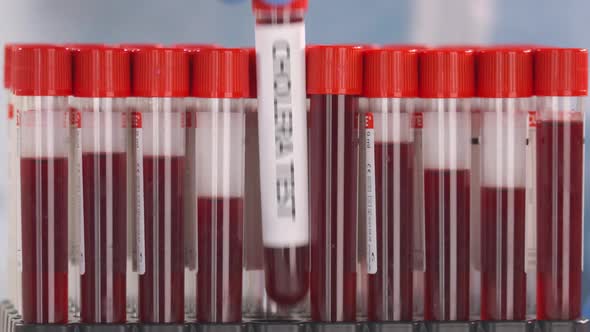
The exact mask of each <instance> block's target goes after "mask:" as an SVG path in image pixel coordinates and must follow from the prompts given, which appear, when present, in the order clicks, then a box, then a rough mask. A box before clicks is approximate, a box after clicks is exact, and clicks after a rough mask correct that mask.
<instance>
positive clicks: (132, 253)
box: [112, 43, 162, 319]
mask: <svg viewBox="0 0 590 332" xmlns="http://www.w3.org/2000/svg"><path fill="white" fill-rule="evenodd" d="M112 46H113V47H119V48H122V49H124V50H125V51H127V52H131V53H134V52H137V51H139V50H141V49H143V48H154V47H162V45H160V44H148V43H145V44H138V43H135V44H115V45H112ZM131 60H132V59H131ZM131 72H132V73H133V61H131ZM132 85H133V83H132ZM129 105H130V104H129V101H128V104H127V106H129ZM128 113H129V112H128ZM127 120H128V121H127V122H128V126H127V131H128V133H127V147H128V149H130V148H132V145H133V139H134V138H135V135H132V134H133V132H139V131H142V129H141V128H131V122H132V121H131V120H132V119H131V117H130V115H129V114H128V119H127ZM134 161H135V159H133V155H131V154H129V153H128V154H127V189H128V190H127V205H128V209H127V221H128V222H127V273H126V274H127V282H126V288H127V289H126V290H127V314H128V315H129V317H130V318H131V319H137V315H138V303H137V302H138V297H139V294H138V292H139V279H138V278H137V260H136V259H135V258H136V257H137V241H136V238H137V231H136V229H135V226H136V223H135V222H132V221H133V220H135V219H134V218H135V217H134V214H135V211H136V207H135V200H134V195H135V193H134V190H132V188H135V187H134V185H135V184H136V183H137V182H136V181H135V178H134V176H132V174H135V170H134V169H135V167H136V166H137V165H135V163H134Z"/></svg>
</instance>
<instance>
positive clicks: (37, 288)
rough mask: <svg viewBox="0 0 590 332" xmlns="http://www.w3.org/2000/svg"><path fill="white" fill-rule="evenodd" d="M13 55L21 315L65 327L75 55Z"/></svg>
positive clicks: (40, 50)
mask: <svg viewBox="0 0 590 332" xmlns="http://www.w3.org/2000/svg"><path fill="white" fill-rule="evenodd" d="M12 55H13V58H12V60H13V62H12V78H13V80H12V84H13V91H14V95H15V106H16V109H17V110H18V112H17V125H19V126H20V130H21V132H22V135H21V141H20V147H19V148H20V169H21V179H20V180H21V182H20V189H21V214H22V222H21V227H22V250H23V251H22V300H23V303H22V304H23V310H22V316H23V321H24V322H25V323H39V324H46V323H65V322H66V321H67V320H68V231H67V230H68V215H67V211H68V140H69V130H68V126H67V122H68V121H67V120H68V117H67V115H68V112H67V109H68V108H67V96H68V95H70V94H71V89H72V86H71V56H70V53H69V51H68V50H67V49H65V48H63V47H59V46H53V45H18V46H15V47H14V48H13V54H12Z"/></svg>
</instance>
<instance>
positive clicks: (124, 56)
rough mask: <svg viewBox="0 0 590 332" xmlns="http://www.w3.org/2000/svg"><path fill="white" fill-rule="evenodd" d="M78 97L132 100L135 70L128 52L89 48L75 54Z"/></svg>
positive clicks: (75, 93)
mask: <svg viewBox="0 0 590 332" xmlns="http://www.w3.org/2000/svg"><path fill="white" fill-rule="evenodd" d="M72 57H73V63H74V96H77V97H128V96H129V95H130V94H131V84H130V81H131V80H130V76H131V68H130V55H129V52H128V51H125V50H124V49H122V48H117V47H99V48H97V47H88V48H80V49H74V50H73V51H72Z"/></svg>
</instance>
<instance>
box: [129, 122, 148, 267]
mask: <svg viewBox="0 0 590 332" xmlns="http://www.w3.org/2000/svg"><path fill="white" fill-rule="evenodd" d="M130 116H131V119H130V122H131V132H132V140H131V144H132V147H131V148H130V149H129V151H132V152H133V158H132V160H133V162H134V163H133V168H134V169H133V171H134V179H135V180H134V181H133V182H134V187H135V188H134V193H135V195H134V196H135V197H134V198H133V201H134V203H135V206H134V220H133V223H134V224H135V246H134V252H135V255H134V259H133V270H134V271H135V272H137V273H139V274H145V216H144V197H143V124H142V122H143V119H142V114H141V112H131V114H130Z"/></svg>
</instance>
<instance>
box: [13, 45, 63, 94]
mask: <svg viewBox="0 0 590 332" xmlns="http://www.w3.org/2000/svg"><path fill="white" fill-rule="evenodd" d="M11 81H12V87H13V91H14V94H15V95H19V96H69V95H70V94H71V93H72V58H71V54H70V51H69V50H68V49H66V48H65V47H62V46H56V45H47V44H35V45H33V44H31V45H15V46H14V47H13V49H12V73H11Z"/></svg>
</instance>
